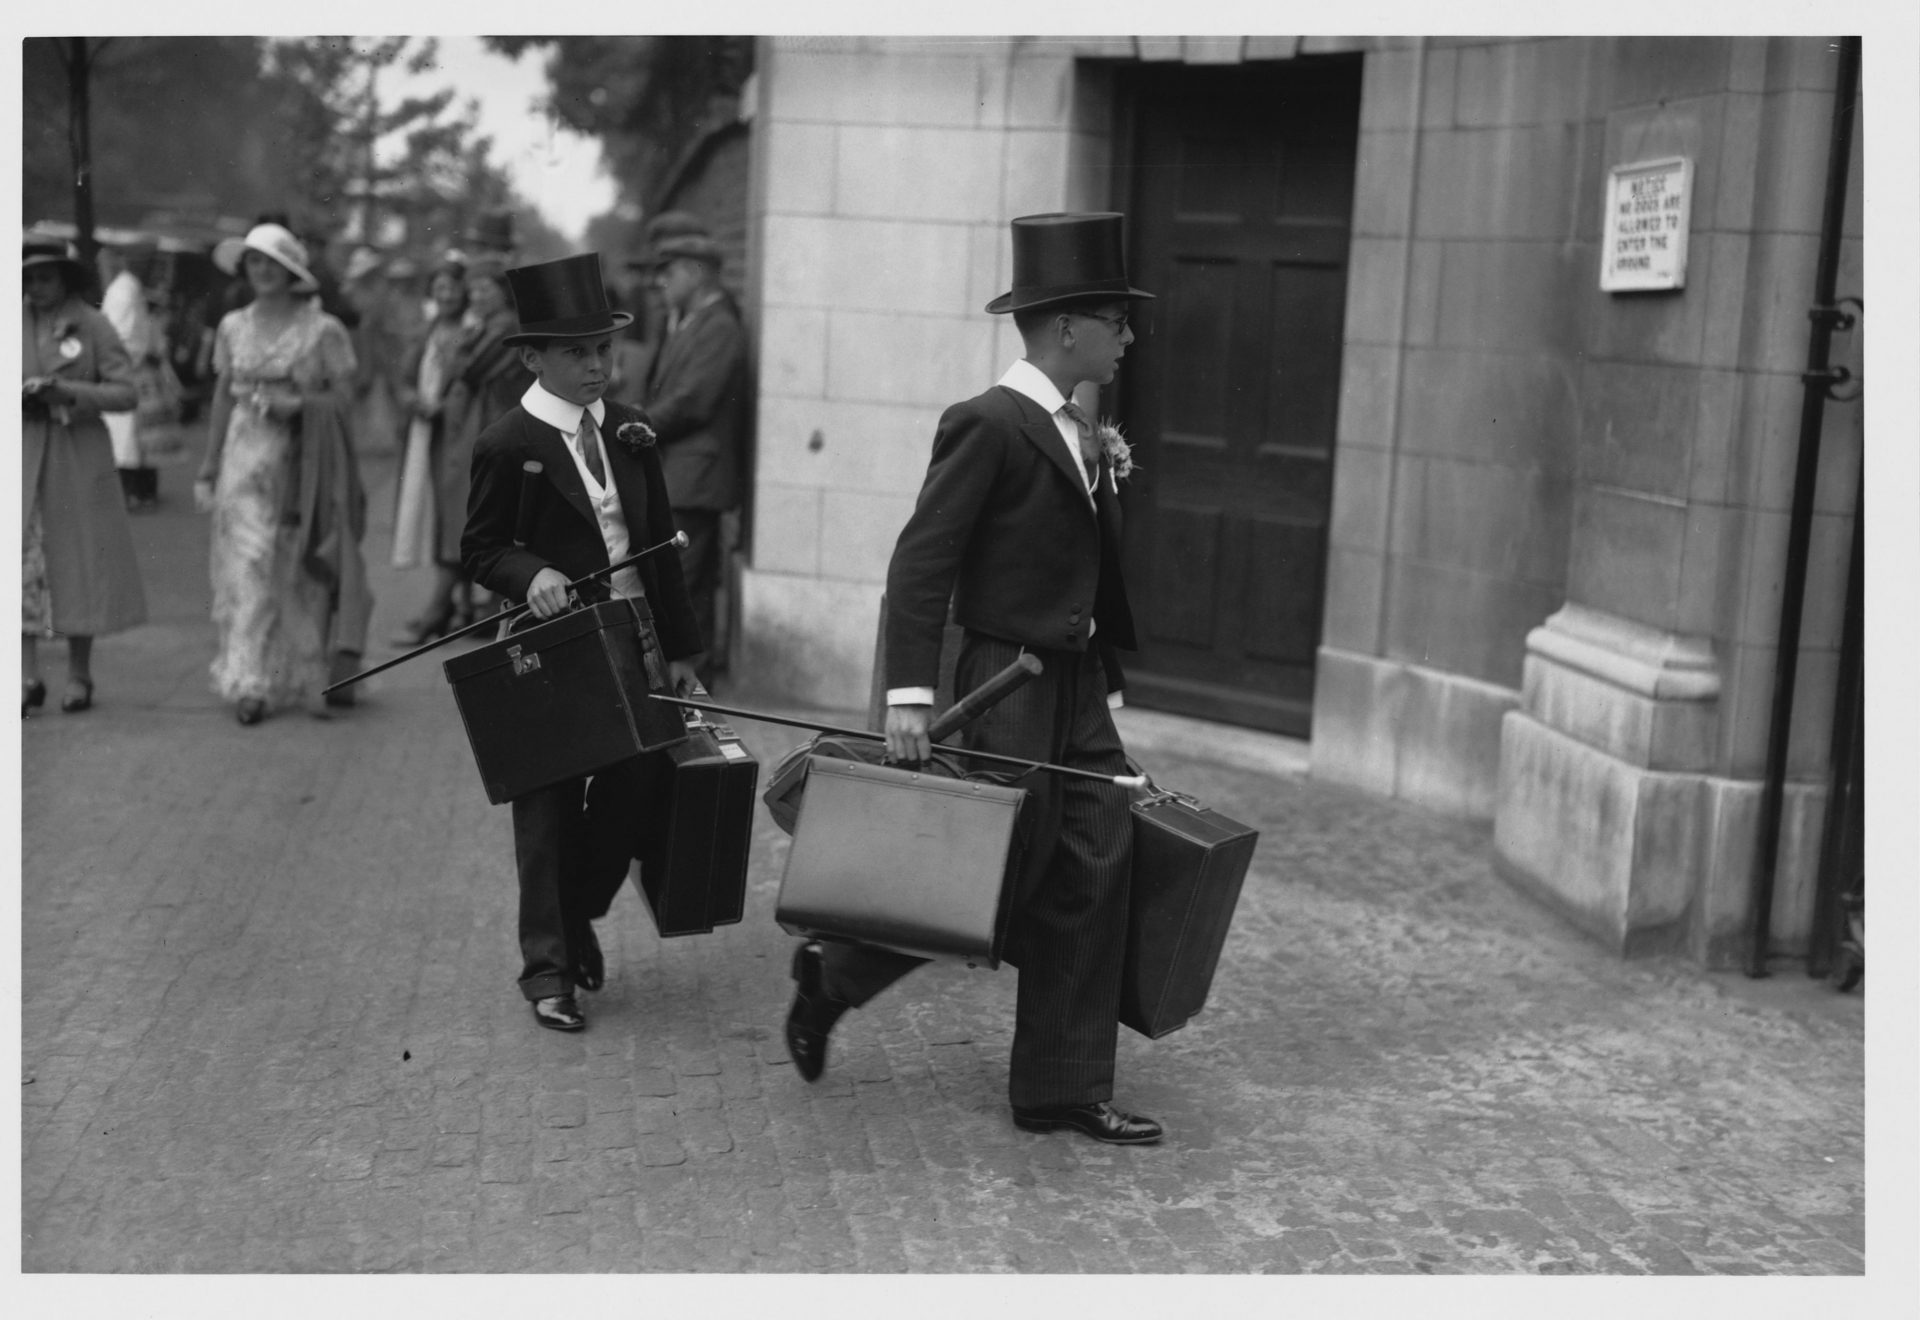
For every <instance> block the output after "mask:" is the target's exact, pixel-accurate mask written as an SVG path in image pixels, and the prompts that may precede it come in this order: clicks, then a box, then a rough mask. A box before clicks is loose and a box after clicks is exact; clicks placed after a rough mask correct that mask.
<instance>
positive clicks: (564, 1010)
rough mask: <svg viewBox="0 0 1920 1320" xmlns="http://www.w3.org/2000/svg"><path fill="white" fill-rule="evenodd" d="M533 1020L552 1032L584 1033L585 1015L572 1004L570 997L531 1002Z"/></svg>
mask: <svg viewBox="0 0 1920 1320" xmlns="http://www.w3.org/2000/svg"><path fill="white" fill-rule="evenodd" d="M533 1020H534V1021H536V1022H538V1023H539V1024H540V1025H541V1026H543V1027H549V1028H551V1029H552V1030H554V1031H584V1030H585V1029H586V1025H587V1017H586V1014H584V1013H582V1012H581V1011H580V1005H578V1004H576V1003H574V1002H573V996H572V995H550V996H548V997H547V998H545V999H536V1000H534V1001H533Z"/></svg>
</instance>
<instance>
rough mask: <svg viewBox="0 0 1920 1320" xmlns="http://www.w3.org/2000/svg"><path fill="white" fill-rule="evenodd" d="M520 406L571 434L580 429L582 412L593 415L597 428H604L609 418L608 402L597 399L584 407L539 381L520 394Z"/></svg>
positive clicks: (563, 431) (558, 429) (554, 426)
mask: <svg viewBox="0 0 1920 1320" xmlns="http://www.w3.org/2000/svg"><path fill="white" fill-rule="evenodd" d="M520 406H521V407H522V408H525V409H526V410H527V412H528V413H529V414H531V415H532V416H533V417H534V418H536V419H537V420H539V421H542V422H545V423H546V424H547V425H548V426H551V427H553V428H554V429H555V430H557V431H559V432H560V434H562V435H565V436H571V435H574V434H575V433H577V432H578V431H579V430H580V414H581V413H583V412H585V413H589V414H591V415H592V417H593V424H594V426H595V428H596V429H598V428H603V427H604V426H605V425H606V420H607V402H606V400H605V399H595V400H594V401H593V402H592V403H590V404H588V405H587V406H586V407H585V408H582V407H581V406H580V405H579V404H577V403H569V402H567V401H566V400H565V399H563V398H561V397H560V396H559V395H557V394H552V393H549V392H548V391H547V389H546V388H545V387H544V386H542V385H541V384H540V382H539V381H537V380H536V381H535V382H533V384H531V385H529V386H527V392H526V393H525V394H522V395H521V396H520Z"/></svg>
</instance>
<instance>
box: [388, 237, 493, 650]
mask: <svg viewBox="0 0 1920 1320" xmlns="http://www.w3.org/2000/svg"><path fill="white" fill-rule="evenodd" d="M465 273H466V270H465V267H464V266H463V265H462V264H461V263H460V262H458V261H455V260H451V259H448V260H446V261H443V262H442V263H441V264H440V266H439V267H438V268H437V269H435V271H434V272H433V277H432V279H431V280H430V281H429V282H428V285H427V288H428V291H429V293H430V295H431V297H432V300H433V305H434V316H433V319H432V321H430V322H428V323H427V325H426V326H424V327H423V328H422V330H421V332H420V334H419V336H418V337H417V338H416V339H415V340H414V343H413V347H412V348H411V349H409V350H408V353H407V357H406V359H405V360H404V361H403V362H402V363H401V367H400V377H399V381H400V383H399V386H398V394H399V400H400V407H401V409H402V410H403V411H405V412H406V413H407V414H408V416H409V421H408V423H407V431H406V439H405V447H404V449H403V450H402V452H401V458H400V481H399V486H398V490H397V494H396V496H395V508H394V520H393V566H394V567H395V568H413V567H415V566H417V565H420V564H431V565H433V571H434V581H433V595H432V596H431V597H430V598H429V599H428V601H427V607H426V609H425V610H424V611H422V612H421V614H420V615H419V617H418V618H415V619H413V620H410V621H409V622H408V624H407V626H406V631H405V632H403V633H402V634H401V635H400V636H399V637H397V638H395V639H394V640H395V642H396V644H397V645H401V646H418V645H420V643H422V642H425V641H428V640H430V639H432V638H435V637H440V636H443V635H444V634H446V633H447V632H448V631H450V630H451V629H452V628H453V627H454V626H455V624H454V618H455V616H456V614H457V613H459V611H458V610H457V609H456V607H455V604H454V591H455V589H456V588H459V587H465V586H466V583H465V580H464V578H463V577H462V574H461V570H460V556H459V555H458V554H454V555H452V556H449V555H448V554H447V553H446V544H447V541H448V539H449V538H448V534H447V528H446V526H445V524H446V523H447V522H448V521H449V520H451V521H452V522H453V523H455V524H456V526H464V525H465V523H466V519H467V505H466V501H465V499H464V498H463V499H462V500H461V502H460V503H459V504H458V505H457V506H454V507H451V508H449V507H448V506H447V505H446V504H445V502H444V501H443V500H442V498H441V490H442V488H443V487H444V486H445V485H446V480H445V473H444V469H445V468H446V465H447V464H448V463H449V462H450V461H452V460H453V459H454V458H455V457H456V456H455V455H453V454H451V453H450V452H449V448H448V444H447V440H448V435H447V429H448V428H447V410H446V403H447V392H448V388H449V386H451V385H452V384H453V379H454V372H455V371H456V370H457V369H458V368H459V365H460V357H461V350H462V348H463V347H464V345H465V344H466V343H467V342H468V340H469V339H470V338H471V337H472V335H473V332H474V327H471V326H469V325H467V324H466V323H465V316H466V310H467V286H466V280H465V278H464V276H465ZM457 457H458V461H459V464H460V466H461V467H462V468H463V469H464V468H465V466H466V464H467V462H468V461H469V459H468V456H466V455H459V456H457ZM454 539H455V540H457V539H458V532H455V533H454Z"/></svg>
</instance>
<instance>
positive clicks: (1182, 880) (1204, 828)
mask: <svg viewBox="0 0 1920 1320" xmlns="http://www.w3.org/2000/svg"><path fill="white" fill-rule="evenodd" d="M1259 841H1260V832H1259V831H1258V830H1254V829H1250V828H1249V827H1247V826H1245V825H1242V824H1241V823H1240V822H1239V821H1236V820H1232V819H1230V818H1229V817H1226V816H1223V815H1221V814H1220V813H1219V812H1217V811H1213V810H1211V809H1209V808H1207V807H1205V806H1202V805H1201V804H1200V803H1198V802H1196V801H1194V800H1193V799H1192V798H1190V797H1186V796H1184V795H1182V794H1179V793H1169V792H1166V791H1165V790H1162V789H1158V788H1155V789H1153V790H1152V791H1150V792H1149V793H1148V794H1147V795H1146V796H1144V797H1142V798H1139V799H1137V800H1136V801H1135V802H1134V803H1133V881H1132V886H1131V890H1130V898H1129V904H1128V914H1127V948H1126V960H1125V962H1124V964H1123V969H1122V971H1121V975H1120V1020H1121V1021H1122V1022H1124V1023H1126V1025H1128V1026H1129V1027H1132V1028H1133V1029H1134V1030H1135V1031H1137V1032H1139V1033H1140V1034H1141V1035H1143V1036H1152V1037H1160V1036H1164V1035H1166V1034H1167V1033H1168V1032H1170V1031H1177V1030H1179V1029H1180V1028H1181V1027H1184V1026H1185V1025H1186V1024H1187V1022H1188V1021H1189V1020H1190V1019H1191V1018H1192V1017H1193V1015H1194V1014H1196V1013H1198V1012H1199V1011H1200V1010H1201V1009H1202V1008H1203V1007H1205V1006H1206V1002H1207V992H1208V990H1210V989H1211V988H1212V986H1213V973H1214V969H1215V968H1216V967H1218V966H1219V963H1220V949H1221V947H1222V946H1223V945H1225V943H1226V942H1227V927H1228V926H1229V925H1230V924H1231V923H1232V921H1233V909H1234V905H1235V904H1237V903H1238V902H1239V901H1240V885H1241V882H1242V881H1244V880H1245V879H1246V876H1247V867H1248V865H1249V864H1251V863H1252V861H1253V849H1254V845H1255V844H1257V843H1258V842H1259Z"/></svg>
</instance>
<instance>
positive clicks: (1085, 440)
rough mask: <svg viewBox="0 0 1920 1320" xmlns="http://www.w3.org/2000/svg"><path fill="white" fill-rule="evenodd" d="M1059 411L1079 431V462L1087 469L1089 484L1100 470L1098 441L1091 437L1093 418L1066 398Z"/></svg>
mask: <svg viewBox="0 0 1920 1320" xmlns="http://www.w3.org/2000/svg"><path fill="white" fill-rule="evenodd" d="M1060 411H1061V413H1062V414H1064V415H1065V416H1066V418H1067V420H1069V421H1071V422H1072V423H1073V424H1074V426H1076V427H1077V428H1079V431H1080V464H1081V466H1082V467H1084V468H1086V470H1087V484H1088V485H1089V486H1091V485H1092V484H1093V483H1094V481H1095V480H1096V478H1097V477H1098V475H1099V472H1100V442H1099V441H1098V440H1096V439H1094V438H1093V419H1092V418H1091V417H1089V416H1087V410H1086V409H1084V408H1082V407H1081V406H1080V405H1079V404H1077V403H1075V402H1074V401H1073V400H1072V399H1068V400H1067V401H1066V402H1065V403H1063V404H1061V405H1060Z"/></svg>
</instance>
